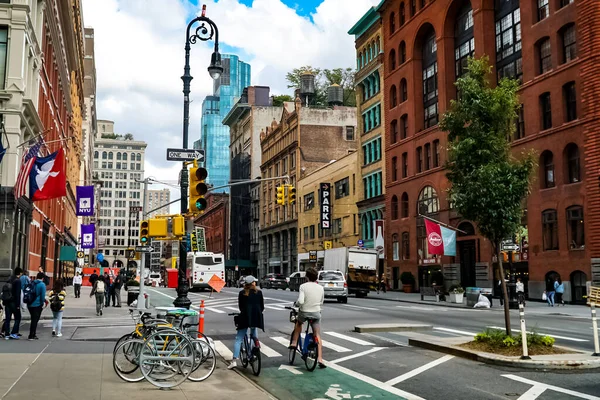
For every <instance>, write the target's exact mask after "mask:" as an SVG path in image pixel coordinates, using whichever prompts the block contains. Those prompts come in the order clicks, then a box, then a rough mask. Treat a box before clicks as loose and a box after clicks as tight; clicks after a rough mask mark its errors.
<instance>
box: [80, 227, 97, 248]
mask: <svg viewBox="0 0 600 400" xmlns="http://www.w3.org/2000/svg"><path fill="white" fill-rule="evenodd" d="M95 244H96V226H95V225H94V224H89V225H81V248H82V249H93V248H94V247H95Z"/></svg>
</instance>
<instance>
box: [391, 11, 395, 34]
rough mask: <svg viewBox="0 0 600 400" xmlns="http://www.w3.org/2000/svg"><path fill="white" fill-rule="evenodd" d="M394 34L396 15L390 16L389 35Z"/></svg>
mask: <svg viewBox="0 0 600 400" xmlns="http://www.w3.org/2000/svg"><path fill="white" fill-rule="evenodd" d="M394 32H396V14H394V13H391V14H390V35H391V34H392V33H394Z"/></svg>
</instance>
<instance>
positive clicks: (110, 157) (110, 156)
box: [108, 151, 113, 160]
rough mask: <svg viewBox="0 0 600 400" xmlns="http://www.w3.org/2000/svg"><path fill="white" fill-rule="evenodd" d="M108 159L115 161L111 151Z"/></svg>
mask: <svg viewBox="0 0 600 400" xmlns="http://www.w3.org/2000/svg"><path fill="white" fill-rule="evenodd" d="M108 159H109V160H112V159H113V152H112V151H111V152H110V153H108Z"/></svg>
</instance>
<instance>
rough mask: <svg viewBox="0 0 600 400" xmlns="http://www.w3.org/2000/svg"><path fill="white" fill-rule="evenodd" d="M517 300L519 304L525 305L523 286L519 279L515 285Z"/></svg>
mask: <svg viewBox="0 0 600 400" xmlns="http://www.w3.org/2000/svg"><path fill="white" fill-rule="evenodd" d="M516 291H517V298H518V299H519V303H523V306H524V305H525V285H524V284H523V282H521V278H517V284H516Z"/></svg>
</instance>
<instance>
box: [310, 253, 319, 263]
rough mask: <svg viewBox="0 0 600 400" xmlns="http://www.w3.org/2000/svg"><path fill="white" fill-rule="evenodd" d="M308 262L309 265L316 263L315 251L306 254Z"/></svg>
mask: <svg viewBox="0 0 600 400" xmlns="http://www.w3.org/2000/svg"><path fill="white" fill-rule="evenodd" d="M308 261H309V262H311V263H316V262H317V251H316V250H311V251H309V252H308Z"/></svg>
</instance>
